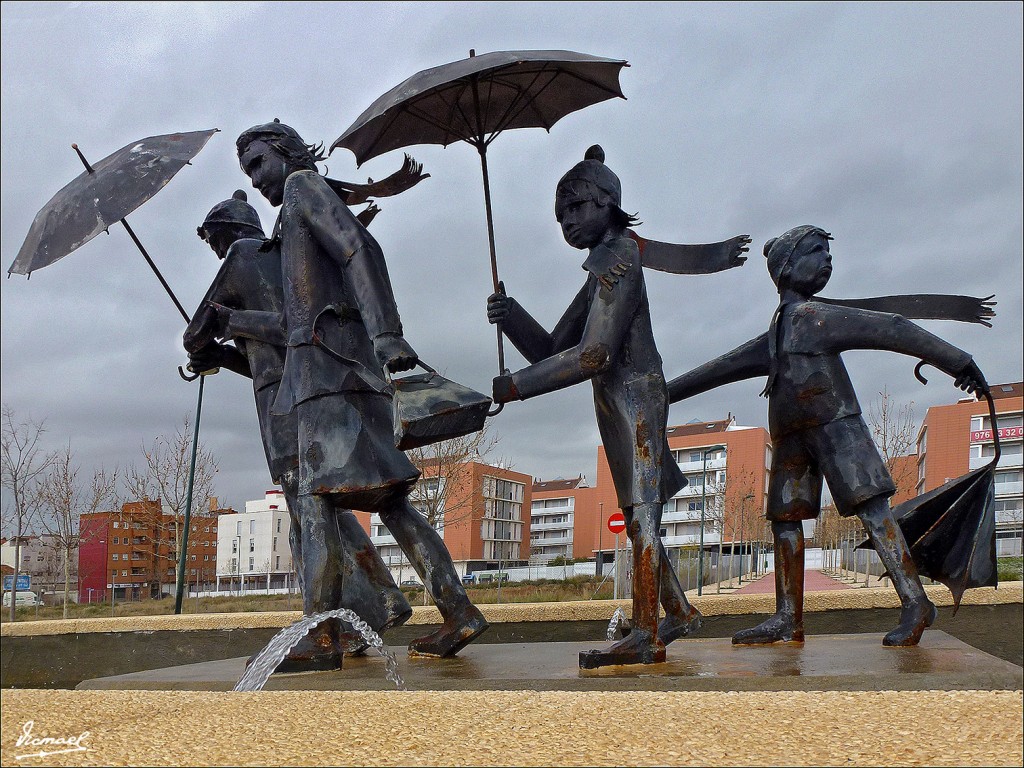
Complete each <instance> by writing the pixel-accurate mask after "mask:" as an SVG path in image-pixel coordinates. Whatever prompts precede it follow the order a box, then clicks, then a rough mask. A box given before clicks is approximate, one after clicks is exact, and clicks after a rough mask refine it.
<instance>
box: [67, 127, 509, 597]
mask: <svg viewBox="0 0 1024 768" xmlns="http://www.w3.org/2000/svg"><path fill="white" fill-rule="evenodd" d="M71 148H72V149H74V150H75V152H76V153H77V154H78V159H79V160H81V161H82V165H84V166H85V170H87V171H88V172H89V173H95V172H96V171H95V169H94V168H93V167H92V165H90V164H89V161H88V160H86V159H85V155H83V154H82V150H80V149H79V148H78V145H77V144H72V145H71ZM487 210H488V216H490V213H489V212H490V203H488V208H487ZM488 220H489V219H488ZM121 224H122V225H124V228H125V231H127V232H128V235H129V236H130V237H131V239H132V242H133V243H135V246H136V247H137V248H138V249H139V251H140V252H141V253H142V256H143V258H145V259H146V263H147V264H149V267H150V269H152V270H153V273H154V274H155V275H156V279H157V280H159V281H160V285H162V286H163V287H164V290H165V291H167V295H168V296H170V297H171V301H173V302H174V306H175V307H177V309H178V312H180V313H181V316H182V317H183V318H184V319H185V322H186V323H191V322H192V318H191V317H189V314H188V312H186V311H185V308H184V307H182V306H181V302H180V301H178V297H177V296H175V295H174V291H172V290H171V286H169V285H168V284H167V281H166V280H164V276H163V275H162V274H160V270H159V269H157V268H156V264H155V263H154V262H153V259H152V258H150V256H149V253H148V252H147V251H146V249H145V248H144V247H143V245H142V241H140V240H139V238H138V237H137V236H136V234H135V231H134V230H133V229H132V228H131V227H130V226H128V220H127V219H121ZM491 253H492V254H493V253H494V249H493V246H492V248H491ZM492 259H493V256H492ZM499 334H500V331H499ZM180 370H181V369H180V368H179V371H180ZM204 378H205V377H203V376H200V377H199V399H198V402H197V403H196V428H195V432H194V433H193V435H192V459H191V464H190V465H189V470H188V490H187V491H186V494H185V496H186V498H185V530H184V531H183V532H182V534H181V551H180V552H178V578H177V584H176V592H175V600H174V612H175V613H181V599H182V593H183V589H184V574H185V557H186V553H187V552H188V532H189V520H190V519H191V517H192V484H193V481H194V480H195V474H196V452H197V451H198V450H199V417H200V415H201V414H202V412H203V383H204V381H203V380H204ZM111 594H113V588H111ZM196 594H198V590H197V592H196ZM111 605H113V598H111Z"/></svg>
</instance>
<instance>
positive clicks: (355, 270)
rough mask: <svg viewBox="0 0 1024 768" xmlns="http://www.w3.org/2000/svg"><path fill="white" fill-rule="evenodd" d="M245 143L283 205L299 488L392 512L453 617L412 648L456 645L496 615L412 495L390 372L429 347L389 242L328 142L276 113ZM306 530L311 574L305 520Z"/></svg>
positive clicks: (432, 650) (326, 535)
mask: <svg viewBox="0 0 1024 768" xmlns="http://www.w3.org/2000/svg"><path fill="white" fill-rule="evenodd" d="M236 147H237V150H238V158H239V163H240V164H241V167H242V170H243V171H244V172H245V173H246V174H247V175H248V176H249V178H250V179H251V180H252V184H253V186H254V187H255V188H256V189H258V190H260V192H261V193H262V194H263V196H264V197H265V198H266V199H267V200H268V201H269V202H270V203H271V205H273V206H275V207H276V206H281V213H280V216H279V219H278V225H277V228H276V229H277V233H276V236H275V238H274V240H273V242H279V243H280V248H281V264H282V274H283V284H284V307H283V312H282V313H281V314H280V315H278V318H279V320H278V327H277V338H279V339H283V340H284V341H285V343H286V345H287V352H286V355H285V363H284V372H283V377H282V380H281V387H280V389H279V391H278V394H277V398H276V399H275V401H274V405H273V408H272V412H273V413H275V414H279V415H284V414H288V413H292V412H294V413H295V419H296V426H297V442H298V456H299V477H298V490H297V493H298V495H299V497H300V499H302V500H303V504H309V505H314V506H328V507H337V508H349V509H360V510H365V511H369V512H377V513H379V514H380V516H381V520H382V522H383V523H384V525H386V526H387V528H388V530H389V531H390V532H391V534H392V535H393V536H394V537H395V540H396V541H397V542H398V545H399V546H400V547H401V548H402V551H403V552H405V554H406V556H407V557H408V558H409V559H410V561H411V562H412V565H413V567H414V568H415V569H416V572H417V573H418V574H419V576H420V578H421V579H422V580H423V583H424V584H425V585H426V588H427V591H428V592H429V594H430V596H431V597H432V598H433V600H434V602H435V604H436V605H437V607H438V609H439V610H440V612H441V615H442V617H443V618H444V624H443V626H442V627H441V628H440V629H439V630H437V631H436V632H434V633H431V634H429V635H427V636H425V637H422V638H419V639H417V640H414V641H413V642H412V643H410V645H409V652H410V654H414V655H424V656H451V655H453V654H455V653H457V652H458V651H459V650H460V649H461V648H462V647H464V646H465V645H466V644H467V643H469V642H471V641H472V640H473V639H475V638H476V637H477V636H478V635H480V633H481V632H483V631H484V630H485V629H486V628H487V626H488V625H487V622H486V621H485V620H484V618H483V615H482V614H481V613H480V611H479V610H477V609H476V608H475V607H474V606H473V605H472V603H470V601H469V598H468V596H467V595H466V592H465V589H464V588H463V587H462V583H461V580H460V579H459V577H458V574H457V572H456V571H455V567H454V565H453V563H452V560H451V556H450V555H449V554H448V551H447V550H446V549H445V546H444V542H443V541H442V540H441V537H440V536H439V535H438V533H437V531H435V530H434V529H433V528H432V527H431V526H430V525H429V524H428V523H427V521H426V520H425V519H424V517H423V515H421V514H420V513H419V512H417V511H416V509H415V508H414V507H413V506H412V504H410V502H409V499H408V495H409V492H410V491H411V490H412V488H413V486H414V485H415V483H416V480H417V479H418V478H419V474H420V473H419V471H418V470H417V469H416V468H415V467H414V466H413V465H412V463H411V462H410V461H409V459H408V457H406V456H405V454H403V453H402V452H401V451H399V450H398V449H397V448H396V447H395V443H394V437H393V435H394V431H393V426H392V422H391V419H392V415H391V407H392V405H391V395H390V392H389V390H388V388H387V387H386V385H384V382H383V381H382V379H381V373H382V368H387V369H388V370H389V371H391V372H397V371H402V370H407V369H409V368H411V367H412V366H413V365H415V363H416V359H417V358H416V353H415V351H414V350H413V348H412V347H411V346H410V344H409V343H408V342H407V341H406V340H405V337H404V335H403V332H402V323H401V320H400V318H399V315H398V307H397V305H396V303H395V298H394V294H393V292H392V288H391V281H390V279H389V277H388V272H387V265H386V264H385V261H384V254H383V252H382V251H381V248H380V246H379V245H378V244H377V241H376V240H374V238H373V236H372V235H370V233H369V232H368V231H367V230H366V228H365V227H364V226H363V225H362V224H361V223H360V222H359V221H358V220H357V219H356V217H355V216H354V215H353V214H352V212H351V211H350V210H349V208H348V206H347V205H346V204H345V202H344V201H343V200H342V198H341V197H340V196H339V192H338V187H337V185H336V183H332V180H329V179H325V178H324V177H322V176H320V175H319V174H318V173H317V170H316V163H317V162H318V161H319V160H321V159H322V155H321V154H320V152H319V150H318V148H316V147H311V146H310V145H307V144H306V143H305V142H304V141H303V140H302V138H301V137H300V136H299V134H298V133H297V132H296V131H295V130H294V129H293V128H291V127H289V126H287V125H284V124H283V123H280V122H276V121H275V122H272V123H266V124H264V125H258V126H255V127H253V128H250V129H249V130H247V131H245V132H243V133H242V135H241V136H239V137H238V140H237V141H236ZM235 315H239V317H237V318H236V317H235ZM245 315H246V313H244V312H243V313H235V312H226V313H222V319H223V320H224V321H225V322H226V325H227V331H228V334H229V335H231V336H238V335H252V336H259V335H263V336H264V338H269V337H270V336H269V335H268V334H267V330H268V328H267V327H266V324H264V325H265V327H264V328H262V329H258V328H256V327H255V325H249V324H248V321H247V318H246V317H245ZM270 325H272V324H270ZM247 326H248V327H247ZM310 517H311V519H313V520H314V521H316V520H321V519H327V515H326V514H323V515H310ZM304 519H305V518H304ZM311 536H313V537H317V538H323V539H324V540H326V541H329V542H331V544H330V546H329V547H328V548H327V549H326V550H325V556H326V557H328V558H329V560H330V561H331V562H330V563H328V562H324V563H323V564H322V565H323V568H324V570H330V569H331V568H336V567H337V563H338V562H339V560H340V552H339V551H337V550H338V547H337V545H336V539H337V537H336V535H335V534H334V532H332V531H329V530H327V529H326V528H323V529H318V530H316V531H315V532H311ZM303 539H304V540H303V560H304V561H306V563H307V574H308V573H309V559H310V556H311V555H310V552H309V551H308V550H307V548H306V546H305V541H306V540H307V537H306V529H305V528H304V529H303Z"/></svg>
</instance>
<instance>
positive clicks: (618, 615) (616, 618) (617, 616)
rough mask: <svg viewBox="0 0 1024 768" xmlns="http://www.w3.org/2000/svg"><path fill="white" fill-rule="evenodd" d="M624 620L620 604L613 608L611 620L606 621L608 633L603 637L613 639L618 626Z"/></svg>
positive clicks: (624, 613)
mask: <svg viewBox="0 0 1024 768" xmlns="http://www.w3.org/2000/svg"><path fill="white" fill-rule="evenodd" d="M625 620H626V612H625V611H624V610H622V606H621V605H620V606H619V607H618V608H616V609H615V613H613V614H612V620H611V621H609V622H608V633H607V634H606V635H605V638H606V639H607V640H608V641H609V642H611V641H612V640H614V639H615V633H616V632H617V631H618V629H619V626H620V625H621V624H622V622H624V621H625Z"/></svg>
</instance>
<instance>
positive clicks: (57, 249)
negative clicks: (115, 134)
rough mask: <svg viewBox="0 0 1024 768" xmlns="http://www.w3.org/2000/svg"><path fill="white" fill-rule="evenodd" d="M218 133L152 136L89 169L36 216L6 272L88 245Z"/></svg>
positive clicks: (25, 268)
mask: <svg viewBox="0 0 1024 768" xmlns="http://www.w3.org/2000/svg"><path fill="white" fill-rule="evenodd" d="M216 132H217V129H216V128H214V129H211V130H208V131H192V132H190V133H169V134H165V135H163V136H150V137H149V138H146V139H142V140H141V141H136V142H133V143H131V144H128V145H127V146H125V147H122V148H121V149H119V150H118V151H117V152H115V153H114V154H112V155H109V156H108V157H105V158H104V159H102V160H100V161H99V162H98V163H96V164H95V165H94V166H91V168H87V170H86V171H85V172H84V173H82V174H81V175H80V176H78V177H77V178H75V179H74V180H72V181H71V183H70V184H68V185H67V186H66V187H64V188H63V189H62V190H60V191H59V192H58V193H57V194H55V195H54V196H53V197H52V198H51V199H50V201H49V202H48V203H47V204H46V205H45V206H43V208H42V210H40V211H39V213H37V214H36V217H35V220H34V221H33V222H32V226H31V228H30V229H29V232H28V236H27V237H26V238H25V242H24V243H23V244H22V246H21V250H20V251H18V256H17V258H16V259H15V260H14V263H13V264H12V265H11V267H10V269H8V270H7V273H8V274H9V275H10V274H18V275H29V274H31V273H32V272H33V271H34V270H37V269H41V268H42V267H46V266H49V265H50V264H53V263H54V262H55V261H57V260H59V259H62V258H63V257H65V256H67V255H68V254H69V253H71V252H72V251H74V250H75V249H76V248H79V247H81V246H82V245H84V244H85V243H87V242H89V241H90V240H91V239H92V238H94V237H96V235H98V234H99V233H100V232H103V231H105V230H106V229H107V228H108V227H110V225H112V224H115V223H117V222H118V221H120V220H121V219H123V218H124V217H125V216H127V215H128V214H129V213H131V212H132V211H134V210H135V209H136V208H138V207H139V206H140V205H142V204H143V203H144V202H146V201H147V200H149V198H151V197H152V196H153V195H155V194H156V193H157V192H159V191H160V190H161V189H162V188H163V187H164V185H165V184H167V182H168V181H170V180H171V179H172V178H173V177H174V174H176V173H177V172H178V171H180V170H181V169H182V168H184V167H185V166H186V165H188V162H189V160H191V159H192V158H193V157H195V155H196V154H197V153H198V152H199V150H201V149H202V148H203V147H204V146H205V145H206V142H207V141H209V139H210V137H211V136H213V134H214V133H216ZM75 149H76V150H77V149H78V148H77V147H75ZM83 160H84V159H83Z"/></svg>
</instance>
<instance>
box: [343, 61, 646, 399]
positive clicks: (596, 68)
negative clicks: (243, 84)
mask: <svg viewBox="0 0 1024 768" xmlns="http://www.w3.org/2000/svg"><path fill="white" fill-rule="evenodd" d="M627 66H629V65H628V64H627V63H626V62H625V61H621V60H618V59H605V58H601V57H599V56H590V55H587V54H584V53H574V52H573V51H495V52H493V53H484V54H481V55H480V56H477V55H476V53H475V52H474V51H470V52H469V58H467V59H461V60H459V61H454V62H451V63H450V64H443V65H441V66H439V67H433V68H432V69H426V70H423V71H422V72H418V73H417V74H415V75H413V76H412V77H410V78H409V79H408V80H406V81H405V82H403V83H400V84H399V85H397V86H395V87H394V88H392V89H391V90H390V91H388V92H387V93H385V94H384V95H383V96H381V97H380V98H379V99H377V100H376V101H375V102H373V104H371V105H370V106H369V108H368V109H367V110H366V111H365V112H363V114H361V115H360V116H359V117H358V118H357V119H356V121H355V122H354V123H353V124H352V125H351V127H349V129H348V130H347V131H345V132H344V133H343V134H342V135H341V136H340V137H339V138H338V139H337V141H335V142H334V143H333V144H332V145H331V151H332V152H333V151H334V150H335V149H337V148H338V147H345V148H346V149H350V150H351V151H352V152H353V154H355V156H356V161H357V162H358V163H359V164H362V163H363V162H365V161H366V160H369V159H370V158H372V157H376V156H377V155H380V154H383V153H385V152H389V151H391V150H393V149H398V148H400V147H407V146H411V145H413V144H441V145H442V146H445V147H446V146H448V145H449V144H451V143H452V142H455V141H465V142H466V143H468V144H472V145H473V146H474V147H476V149H477V151H478V152H479V153H480V169H481V173H482V174H483V182H484V207H485V210H486V214H487V239H488V245H489V247H490V254H491V279H492V283H493V287H494V290H495V291H498V290H499V285H498V264H497V258H496V256H495V249H494V219H493V216H492V213H491V187H490V182H489V179H488V174H487V147H488V146H489V145H490V143H491V142H492V141H494V139H495V138H497V137H498V135H499V134H501V133H502V132H503V131H505V130H507V129H510V128H544V129H545V130H550V129H551V126H553V125H554V124H555V123H556V122H558V121H559V120H560V119H561V118H563V117H565V116H566V115H568V114H569V113H571V112H575V111H576V110H579V109H583V108H584V107H588V106H590V105H591V104H597V103H598V102H601V101H605V100H607V99H613V98H625V96H623V94H622V90H621V88H620V87H619V72H620V70H621V69H622V68H623V67H627ZM498 370H499V372H504V370H505V354H504V348H503V345H502V335H501V328H500V327H499V328H498ZM499 409H500V406H499Z"/></svg>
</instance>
